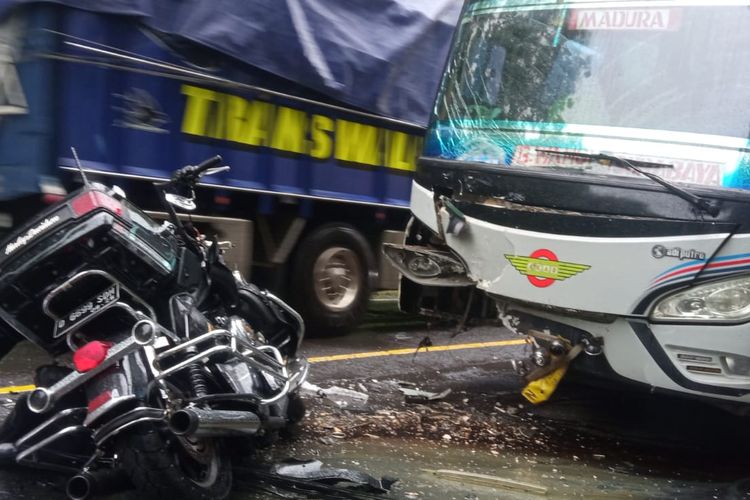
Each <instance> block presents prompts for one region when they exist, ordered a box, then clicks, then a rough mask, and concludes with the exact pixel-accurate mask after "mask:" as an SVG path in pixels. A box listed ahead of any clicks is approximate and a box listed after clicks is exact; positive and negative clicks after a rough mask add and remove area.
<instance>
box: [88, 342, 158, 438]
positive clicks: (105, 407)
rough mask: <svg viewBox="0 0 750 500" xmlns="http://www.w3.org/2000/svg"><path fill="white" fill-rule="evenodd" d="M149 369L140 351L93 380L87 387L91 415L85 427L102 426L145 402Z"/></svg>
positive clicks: (126, 357) (89, 414)
mask: <svg viewBox="0 0 750 500" xmlns="http://www.w3.org/2000/svg"><path fill="white" fill-rule="evenodd" d="M147 366H148V365H147V362H146V359H145V357H144V356H143V353H141V352H139V351H138V352H134V353H132V354H129V355H127V356H125V357H124V358H123V359H122V360H121V361H120V362H119V363H117V364H116V365H114V366H112V367H110V368H109V369H107V370H104V371H103V372H102V373H101V374H99V376H97V377H95V378H94V379H92V380H91V381H90V382H89V383H88V384H87V385H86V399H87V400H88V412H87V414H86V419H85V420H84V422H83V425H84V426H86V427H92V426H99V425H101V424H103V423H104V422H106V421H108V420H110V419H111V418H113V417H115V416H117V415H120V414H121V413H122V412H123V411H127V410H128V409H131V408H132V407H135V406H136V404H137V402H138V401H142V400H144V399H145V398H146V388H147V386H148V383H149V379H150V377H149V373H148V371H147Z"/></svg>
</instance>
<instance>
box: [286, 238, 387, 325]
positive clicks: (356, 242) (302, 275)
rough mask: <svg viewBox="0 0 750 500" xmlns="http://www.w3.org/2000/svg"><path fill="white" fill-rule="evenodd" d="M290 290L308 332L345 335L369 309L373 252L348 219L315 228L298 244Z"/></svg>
mask: <svg viewBox="0 0 750 500" xmlns="http://www.w3.org/2000/svg"><path fill="white" fill-rule="evenodd" d="M298 248H299V249H298V251H297V255H296V257H295V260H294V266H293V275H292V280H291V284H292V290H291V292H292V293H291V295H292V298H293V303H294V305H295V307H296V308H297V310H298V311H299V312H300V314H301V315H302V318H303V319H304V320H305V326H306V328H305V331H306V334H307V335H308V336H309V337H330V336H336V335H343V334H345V333H348V332H349V331H350V330H351V329H352V328H354V327H355V326H356V325H357V324H358V323H359V322H360V320H361V319H362V316H363V315H364V313H365V311H366V310H367V303H368V300H369V298H370V284H369V271H370V269H372V268H373V265H374V264H373V262H374V258H373V256H372V252H371V251H370V246H369V244H368V243H367V240H366V239H365V238H364V236H362V234H360V233H359V231H357V230H356V229H354V228H353V227H352V226H349V225H341V224H328V225H324V226H321V227H319V228H317V229H316V230H315V231H313V232H312V233H311V234H309V235H308V236H307V237H306V238H304V239H303V240H302V241H301V242H300V244H299V247H298Z"/></svg>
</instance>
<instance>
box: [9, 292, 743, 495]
mask: <svg viewBox="0 0 750 500" xmlns="http://www.w3.org/2000/svg"><path fill="white" fill-rule="evenodd" d="M425 337H429V339H430V340H431V343H432V344H433V347H431V348H427V349H420V351H419V352H418V353H417V354H414V349H415V347H416V346H417V345H419V344H420V342H421V341H423V340H424V338H425ZM518 340H519V339H518V338H516V337H514V336H513V335H512V334H511V333H510V332H507V331H504V330H502V329H498V328H489V327H482V328H476V329H473V330H471V331H468V332H464V333H462V334H460V335H458V336H455V337H454V336H453V330H452V329H450V328H441V327H440V326H439V325H438V326H430V325H427V324H425V323H424V321H422V320H418V319H414V318H409V317H404V316H400V315H398V314H395V313H394V312H393V310H392V306H391V305H390V304H388V303H379V304H375V307H374V308H373V311H372V312H371V313H370V315H369V316H368V318H367V323H366V324H365V325H364V326H363V327H362V328H360V329H359V330H358V331H357V332H355V333H353V334H351V335H349V336H346V337H341V338H315V339H308V340H307V341H306V342H305V347H304V351H305V354H306V355H307V356H308V357H309V358H310V360H311V361H312V362H313V364H312V369H311V373H310V383H311V386H310V387H309V388H308V390H307V391H306V392H305V399H306V401H307V404H308V416H307V417H306V419H305V421H304V424H303V425H302V428H301V430H300V432H299V433H298V434H297V435H296V436H295V437H294V438H291V439H286V440H283V441H281V442H279V443H277V445H275V446H274V447H272V448H270V449H268V450H266V451H265V452H264V453H262V455H261V456H259V457H256V460H260V461H264V462H272V461H277V460H281V459H285V458H289V457H296V458H314V459H318V460H321V461H322V462H323V463H324V464H325V465H327V466H332V467H346V468H354V469H358V470H364V471H367V472H369V473H371V474H373V475H374V476H378V477H380V476H391V477H395V478H398V479H399V482H397V483H396V484H395V485H394V487H393V490H392V491H391V493H390V494H388V495H386V496H385V497H386V498H440V499H442V498H456V499H473V498H527V497H529V498H531V497H536V496H538V495H537V494H533V493H529V492H528V491H523V489H524V488H523V487H519V486H518V485H517V484H516V485H515V486H514V485H512V484H511V483H509V482H508V481H516V482H521V483H525V484H528V485H531V486H533V487H535V488H537V490H539V489H544V490H546V496H548V497H551V498H568V497H586V498H589V497H593V498H622V497H628V498H688V497H689V498H745V487H746V485H745V483H744V482H743V478H744V477H745V476H746V475H747V473H746V471H747V464H748V458H747V455H748V453H747V450H748V446H747V445H748V444H749V443H750V432H749V430H748V425H747V420H746V419H743V418H739V417H736V416H733V415H730V414H728V413H725V412H723V411H721V410H718V409H715V408H713V407H710V406H707V405H705V404H700V403H696V402H693V401H687V400H682V399H676V398H668V397H665V396H658V395H650V394H642V393H631V392H628V391H626V390H624V389H623V388H620V387H615V388H613V387H605V388H596V387H590V386H588V385H580V384H578V383H563V385H562V387H561V388H560V389H559V391H558V392H557V393H556V394H555V396H554V397H553V399H552V400H551V401H549V402H548V403H546V404H544V405H541V406H536V407H532V406H531V405H529V404H527V403H526V402H525V401H524V400H523V399H522V397H521V396H520V395H519V389H520V383H519V380H518V378H517V377H516V375H515V374H514V373H513V372H512V369H511V365H510V360H511V359H512V358H513V357H514V356H515V355H518V354H519V353H520V352H521V351H522V350H523V349H524V346H523V345H519V343H518ZM43 362H45V357H44V356H43V355H40V353H39V352H37V351H36V350H35V349H34V348H33V347H31V346H29V345H20V346H19V347H18V348H17V349H16V350H15V351H14V352H13V353H11V355H9V356H8V357H7V358H6V359H4V360H2V361H0V385H2V386H19V385H25V384H29V383H30V372H31V370H32V369H33V367H34V366H36V365H37V364H40V363H43ZM399 384H402V385H405V386H407V387H409V388H414V387H418V388H421V389H424V390H429V391H432V392H436V393H438V392H442V391H445V390H447V389H450V390H451V392H450V393H449V394H447V395H446V396H445V397H444V398H442V399H441V400H439V401H433V402H426V403H424V404H415V403H411V402H407V401H405V398H404V395H403V394H402V392H401V391H400V390H399ZM336 387H340V388H343V389H348V390H350V391H355V392H356V393H358V395H357V396H356V397H354V398H352V397H350V396H347V397H344V396H341V395H340V394H337V392H336V391H337V389H335V388H336ZM331 388H334V389H333V390H331ZM318 390H322V391H326V392H328V396H327V397H320V393H319V392H318ZM0 391H1V390H0ZM347 394H348V393H347ZM0 397H8V398H9V399H8V400H7V401H5V403H6V404H5V405H4V406H5V407H6V408H7V406H8V405H9V404H10V403H11V400H12V398H13V395H0ZM0 403H2V401H0ZM0 409H1V408H0ZM252 465H253V464H252V463H250V464H249V465H248V464H247V463H246V464H243V467H245V468H247V467H249V466H252ZM242 470H243V469H238V470H237V471H236V476H237V483H238V488H237V491H236V493H235V494H234V498H237V499H240V498H276V497H275V496H274V495H271V494H269V493H268V491H264V492H257V491H253V484H254V483H253V481H250V480H248V479H247V478H243V476H242ZM436 470H450V471H463V472H469V473H478V474H484V475H487V476H491V477H492V478H493V481H492V484H493V485H494V486H492V487H487V486H478V485H477V484H474V481H473V480H469V481H468V482H467V481H466V480H464V481H455V480H453V479H449V474H448V473H445V472H437V473H436V472H434V471H436ZM60 482H61V478H59V477H56V476H54V475H49V474H46V473H44V472H39V471H28V470H22V469H17V468H16V469H9V470H4V471H0V498H23V499H41V498H62V495H61V492H60V489H59V487H60V486H59V485H60ZM519 488H520V489H519Z"/></svg>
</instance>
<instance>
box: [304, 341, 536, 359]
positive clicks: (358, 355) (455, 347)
mask: <svg viewBox="0 0 750 500" xmlns="http://www.w3.org/2000/svg"><path fill="white" fill-rule="evenodd" d="M525 343H526V340H524V339H517V340H496V341H493V342H474V343H470V344H450V345H436V346H432V347H426V348H425V347H421V348H420V349H419V350H420V351H422V352H444V351H459V350H462V349H481V348H484V347H505V346H509V345H522V344H525ZM415 352H417V349H416V348H413V347H411V348H408V349H391V350H389V351H371V352H352V353H349V354H334V355H333V356H314V357H311V358H307V360H308V361H309V362H310V363H326V362H328V361H345V360H349V359H364V358H378V357H382V356H404V355H408V354H414V353H415Z"/></svg>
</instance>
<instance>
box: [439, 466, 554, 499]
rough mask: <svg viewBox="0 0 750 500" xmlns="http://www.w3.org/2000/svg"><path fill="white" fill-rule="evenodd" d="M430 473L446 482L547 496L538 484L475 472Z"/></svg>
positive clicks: (444, 470) (444, 471) (443, 470)
mask: <svg viewBox="0 0 750 500" xmlns="http://www.w3.org/2000/svg"><path fill="white" fill-rule="evenodd" d="M425 472H428V473H430V474H432V475H434V476H435V477H437V478H439V479H445V480H446V481H458V482H461V483H465V484H473V485H476V486H484V487H489V488H502V489H505V490H511V491H520V492H524V493H534V494H536V495H546V494H547V488H546V487H544V486H539V485H536V484H530V483H523V482H521V481H515V480H513V479H506V478H503V477H498V476H489V475H487V474H476V473H473V472H463V471H458V470H446V469H440V470H428V469H425Z"/></svg>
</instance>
